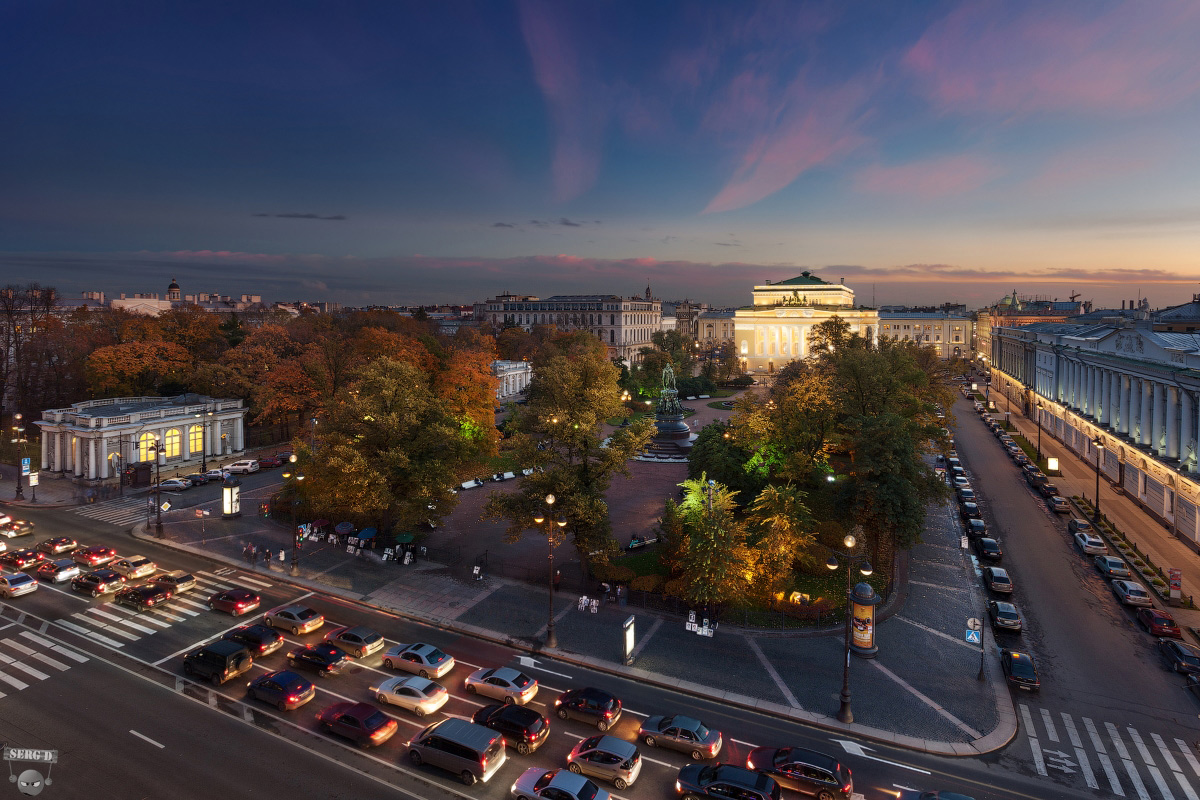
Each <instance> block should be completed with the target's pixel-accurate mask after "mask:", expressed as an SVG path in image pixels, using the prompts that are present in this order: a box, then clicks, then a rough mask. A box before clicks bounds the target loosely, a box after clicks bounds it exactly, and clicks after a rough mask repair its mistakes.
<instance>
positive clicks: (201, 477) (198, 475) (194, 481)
mask: <svg viewBox="0 0 1200 800" xmlns="http://www.w3.org/2000/svg"><path fill="white" fill-rule="evenodd" d="M180 480H185V481H187V482H188V483H190V484H191V485H192V486H203V485H204V484H206V483H208V476H207V475H205V474H204V473H202V472H193V473H192V474H191V475H183V476H181V478H180Z"/></svg>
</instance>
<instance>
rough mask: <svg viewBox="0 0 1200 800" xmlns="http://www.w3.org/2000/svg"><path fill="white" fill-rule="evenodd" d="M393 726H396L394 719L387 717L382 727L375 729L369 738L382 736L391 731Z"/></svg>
mask: <svg viewBox="0 0 1200 800" xmlns="http://www.w3.org/2000/svg"><path fill="white" fill-rule="evenodd" d="M395 727H396V720H394V719H389V720H388V721H387V724H386V725H384V726H383V727H382V728H380V729H379V730H377V731H375V732H374V733H372V734H371V738H372V739H380V738H382V737H383V736H385V735H386V734H388V733H391V732H392V730H394V729H395Z"/></svg>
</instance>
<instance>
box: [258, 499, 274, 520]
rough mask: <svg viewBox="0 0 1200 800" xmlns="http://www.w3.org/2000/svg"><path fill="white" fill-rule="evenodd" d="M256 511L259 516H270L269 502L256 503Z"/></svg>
mask: <svg viewBox="0 0 1200 800" xmlns="http://www.w3.org/2000/svg"><path fill="white" fill-rule="evenodd" d="M258 513H259V515H260V516H264V517H269V516H271V504H270V503H268V502H265V501H264V502H262V503H259V504H258Z"/></svg>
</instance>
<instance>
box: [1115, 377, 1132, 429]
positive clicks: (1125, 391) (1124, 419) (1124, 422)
mask: <svg viewBox="0 0 1200 800" xmlns="http://www.w3.org/2000/svg"><path fill="white" fill-rule="evenodd" d="M1118 380H1119V385H1118V391H1119V393H1120V395H1121V400H1120V403H1121V404H1120V411H1119V414H1120V416H1119V419H1118V424H1117V431H1118V432H1119V433H1123V434H1125V435H1126V436H1128V435H1129V387H1130V384H1131V383H1133V380H1132V379H1131V378H1130V377H1129V376H1128V375H1120V376H1118Z"/></svg>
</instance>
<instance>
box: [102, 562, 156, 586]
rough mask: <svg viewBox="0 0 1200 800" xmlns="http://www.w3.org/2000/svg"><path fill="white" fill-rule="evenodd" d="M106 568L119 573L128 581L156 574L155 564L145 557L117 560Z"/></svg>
mask: <svg viewBox="0 0 1200 800" xmlns="http://www.w3.org/2000/svg"><path fill="white" fill-rule="evenodd" d="M108 568H109V569H111V570H114V571H116V572H119V573H121V574H122V575H124V576H125V577H126V578H128V579H129V580H137V579H138V578H145V577H147V576H149V575H153V574H154V573H155V572H158V564H155V563H154V562H153V561H151V560H150V559H148V558H146V557H145V556H130V557H129V558H118V559H117V560H116V561H113V562H111V563H109V565H108Z"/></svg>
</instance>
